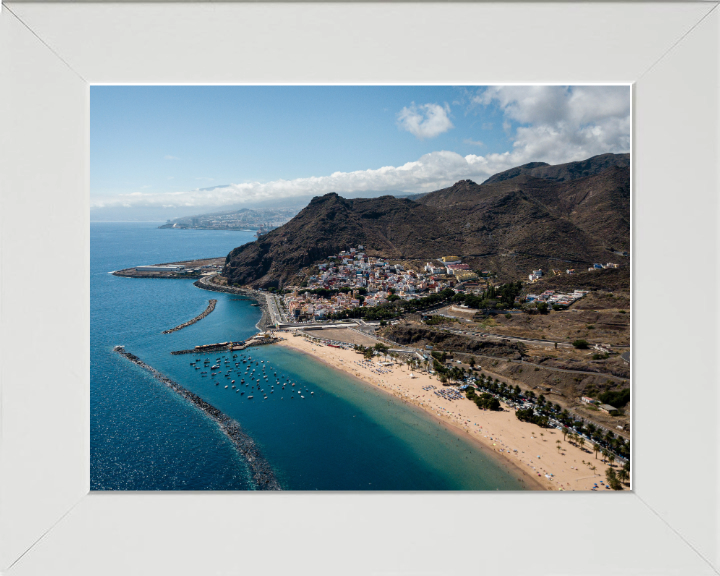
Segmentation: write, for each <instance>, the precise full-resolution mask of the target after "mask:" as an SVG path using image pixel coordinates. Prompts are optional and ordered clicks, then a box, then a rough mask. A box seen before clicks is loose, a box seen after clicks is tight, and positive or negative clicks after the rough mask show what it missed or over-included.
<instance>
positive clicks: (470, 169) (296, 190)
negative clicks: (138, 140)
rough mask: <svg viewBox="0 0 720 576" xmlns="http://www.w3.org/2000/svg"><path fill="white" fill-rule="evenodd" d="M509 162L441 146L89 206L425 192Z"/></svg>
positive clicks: (504, 156)
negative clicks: (305, 174)
mask: <svg viewBox="0 0 720 576" xmlns="http://www.w3.org/2000/svg"><path fill="white" fill-rule="evenodd" d="M512 166H513V164H512V160H511V159H510V155H509V153H504V154H491V155H487V156H476V155H474V154H469V155H467V156H461V155H460V154H457V153H456V152H449V151H446V150H442V151H438V152H431V153H430V154H425V155H424V156H422V157H421V158H419V159H418V160H416V161H414V162H407V163H406V164H403V165H402V166H384V167H382V168H377V169H370V170H357V171H354V172H335V173H334V174H330V175H328V176H313V177H309V178H296V179H294V180H274V181H272V182H246V183H242V184H231V185H229V186H221V187H216V188H213V189H212V190H190V191H186V192H166V193H149V194H145V193H141V192H132V193H130V194H120V195H117V196H111V197H108V196H105V197H96V198H93V199H92V201H91V205H92V207H94V208H103V207H110V206H121V205H127V204H131V205H133V206H173V207H182V206H203V207H205V206H223V205H227V204H233V205H234V204H253V203H257V202H263V201H266V200H282V199H287V198H295V197H301V196H320V195H323V194H327V193H328V192H337V193H338V194H340V195H346V196H351V195H353V194H362V193H365V192H385V191H387V192H429V191H432V190H437V189H439V188H443V187H446V186H450V185H452V184H453V183H455V182H457V181H458V180H463V179H466V178H470V179H474V180H476V181H478V182H481V181H482V180H484V179H486V178H488V177H489V176H491V175H492V174H495V173H496V172H498V171H501V170H506V169H508V168H511V167H512Z"/></svg>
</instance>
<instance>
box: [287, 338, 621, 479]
mask: <svg viewBox="0 0 720 576" xmlns="http://www.w3.org/2000/svg"><path fill="white" fill-rule="evenodd" d="M276 336H278V337H279V338H280V341H279V344H280V345H281V346H287V347H289V348H292V349H295V350H298V351H301V352H304V353H306V354H309V355H311V356H313V357H314V358H317V359H318V360H320V361H322V362H324V363H326V364H328V365H330V366H332V367H334V368H337V369H339V370H342V371H344V372H346V373H348V374H351V375H353V376H355V377H356V378H359V379H360V380H362V381H364V382H366V383H368V384H371V385H373V386H376V387H377V388H379V389H381V390H384V391H385V392H387V393H389V394H392V395H393V396H395V397H396V398H398V399H400V400H402V401H403V402H407V403H410V404H413V405H415V406H417V407H418V408H420V409H422V410H424V411H425V412H426V413H427V414H429V415H431V416H432V417H433V418H436V419H438V420H440V421H441V422H443V423H445V424H446V425H448V426H451V427H452V428H453V429H454V430H455V431H457V433H458V434H461V435H463V436H464V437H467V438H470V439H472V441H474V442H476V443H477V445H478V446H479V447H480V448H481V449H482V450H484V451H486V452H488V453H491V454H492V455H493V456H494V457H495V458H496V459H497V460H498V461H499V462H501V463H502V464H504V465H506V466H508V467H509V468H512V469H514V470H515V471H516V472H517V473H518V475H519V477H521V478H523V479H524V480H525V482H526V485H527V487H528V488H529V489H535V490H570V491H572V490H591V489H592V488H593V486H594V485H595V484H596V483H597V484H598V485H599V486H600V488H601V489H602V490H603V491H605V488H604V484H601V481H604V480H605V470H606V469H607V467H608V465H607V464H604V463H603V462H602V461H601V458H600V457H599V456H598V457H597V458H596V456H595V454H594V453H593V452H592V449H588V448H587V447H585V448H581V447H579V446H576V445H575V444H571V443H570V442H569V441H567V440H565V439H564V438H563V434H562V433H561V431H560V430H557V429H555V428H540V427H539V426H537V425H535V424H530V423H527V422H521V421H520V420H518V419H517V417H516V416H515V412H514V410H512V409H510V408H508V407H507V406H505V405H504V404H503V411H500V412H492V411H489V410H480V409H479V408H478V407H477V406H476V405H475V404H474V403H473V402H471V401H470V400H467V399H466V398H464V397H460V399H451V398H450V397H452V396H456V397H457V396H459V395H455V394H451V393H450V394H449V393H448V392H449V390H450V389H451V388H454V387H448V386H443V385H442V383H441V382H440V381H439V380H437V379H436V378H435V377H433V376H432V375H430V374H427V373H423V372H418V371H417V370H411V369H409V368H408V367H407V366H405V365H404V364H399V363H397V362H392V363H390V362H388V363H386V362H384V361H382V359H381V358H378V357H376V358H375V359H374V360H373V361H367V360H365V359H364V358H363V356H362V355H360V354H358V353H356V352H355V351H354V350H352V349H344V348H336V347H331V346H325V345H323V344H321V343H317V342H314V341H311V340H310V339H308V338H306V337H304V336H294V335H292V334H289V333H282V332H281V333H276ZM388 360H392V359H391V358H388ZM463 396H464V395H463ZM558 441H559V442H558ZM591 467H595V470H592V469H591Z"/></svg>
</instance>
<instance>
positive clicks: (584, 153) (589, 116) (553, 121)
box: [91, 86, 630, 208]
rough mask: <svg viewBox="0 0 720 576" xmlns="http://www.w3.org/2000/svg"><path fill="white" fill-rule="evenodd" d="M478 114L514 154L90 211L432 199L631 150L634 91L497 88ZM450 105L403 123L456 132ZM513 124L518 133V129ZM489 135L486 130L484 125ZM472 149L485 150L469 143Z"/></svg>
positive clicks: (424, 133)
mask: <svg viewBox="0 0 720 576" xmlns="http://www.w3.org/2000/svg"><path fill="white" fill-rule="evenodd" d="M474 104H475V106H476V107H488V106H489V107H497V108H498V109H499V111H500V112H501V114H502V115H503V118H502V120H501V121H502V123H503V124H506V126H507V129H508V130H509V135H510V137H511V139H512V143H513V144H512V148H511V149H510V150H508V151H505V152H501V153H491V154H486V155H485V156H478V155H474V154H469V155H467V156H461V155H460V154H457V153H456V152H451V151H446V150H441V151H436V152H431V153H429V154H425V155H424V156H422V157H421V158H419V159H418V160H415V161H413V162H407V163H405V164H403V165H401V166H384V167H381V168H374V169H368V170H356V171H353V172H335V173H333V174H330V175H325V176H312V177H308V178H296V179H293V180H273V181H270V182H245V183H241V184H232V185H229V186H221V187H215V188H213V189H211V190H190V191H182V192H171V193H143V192H133V193H130V194H122V195H118V196H112V197H107V196H106V197H96V198H93V199H92V201H91V202H92V206H93V207H96V208H99V207H109V206H125V205H132V206H155V207H161V206H170V207H184V206H187V207H193V206H199V207H211V206H224V205H241V204H253V203H259V202H264V201H268V200H282V199H290V198H297V197H303V196H305V197H307V196H320V195H322V194H326V193H328V192H337V193H338V194H340V195H344V196H353V195H359V194H363V193H368V194H369V193H374V192H428V191H432V190H437V189H440V188H444V187H446V186H450V185H452V184H453V183H454V182H457V181H458V180H462V179H467V178H469V179H471V180H475V181H476V182H482V181H483V180H485V179H486V178H488V177H489V176H491V175H493V174H496V173H497V172H501V171H503V170H507V169H509V168H512V167H514V166H520V165H522V164H526V163H528V162H533V161H542V162H548V163H549V164H561V163H565V162H572V161H574V160H583V159H585V158H589V157H591V156H594V155H597V154H602V153H605V152H627V151H629V149H630V91H629V88H627V87H574V88H566V87H555V86H551V87H521V86H511V87H491V88H487V89H483V90H481V91H480V92H479V93H477V94H476V95H475V97H474ZM448 112H449V108H448V106H447V105H445V106H444V107H443V106H439V105H437V104H423V105H420V106H416V105H415V104H413V105H412V106H411V107H410V108H404V109H403V111H402V112H401V113H400V114H399V115H398V122H399V123H400V125H401V126H402V127H403V129H406V130H408V131H409V132H411V133H412V134H414V135H415V136H417V137H418V138H430V137H432V136H437V135H438V134H441V133H442V132H444V131H446V130H449V129H450V128H452V123H451V122H450V120H449V118H448V116H447V114H448ZM510 120H512V121H514V122H515V125H516V126H517V128H515V129H514V131H513V128H512V124H511V123H510V122H509V121H510ZM483 128H485V127H484V126H483ZM466 143H474V144H479V142H477V141H472V140H466Z"/></svg>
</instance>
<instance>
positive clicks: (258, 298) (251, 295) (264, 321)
mask: <svg viewBox="0 0 720 576" xmlns="http://www.w3.org/2000/svg"><path fill="white" fill-rule="evenodd" d="M211 278H213V276H209V277H205V278H200V279H199V280H196V281H195V282H193V285H194V286H196V287H197V288H200V289H201V290H208V291H210V292H225V293H226V294H235V295H236V296H244V297H245V298H248V299H250V300H255V302H256V303H257V304H258V307H259V308H260V309H261V310H262V316H261V317H260V320H258V321H257V323H256V324H255V328H257V329H258V331H260V332H265V331H266V330H267V329H268V328H270V327H271V326H272V324H270V322H269V320H270V314H269V313H268V311H267V299H266V298H265V295H264V294H263V293H262V292H258V291H257V290H253V289H252V288H237V287H235V286H217V285H215V284H212V283H210V279H211Z"/></svg>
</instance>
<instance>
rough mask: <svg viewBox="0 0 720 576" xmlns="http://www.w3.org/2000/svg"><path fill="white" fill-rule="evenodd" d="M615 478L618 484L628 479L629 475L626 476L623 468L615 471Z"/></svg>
mask: <svg viewBox="0 0 720 576" xmlns="http://www.w3.org/2000/svg"><path fill="white" fill-rule="evenodd" d="M617 477H618V480H620V482H626V481H627V480H629V479H630V474H628V473H627V470H625V469H624V468H620V470H618V471H617Z"/></svg>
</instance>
